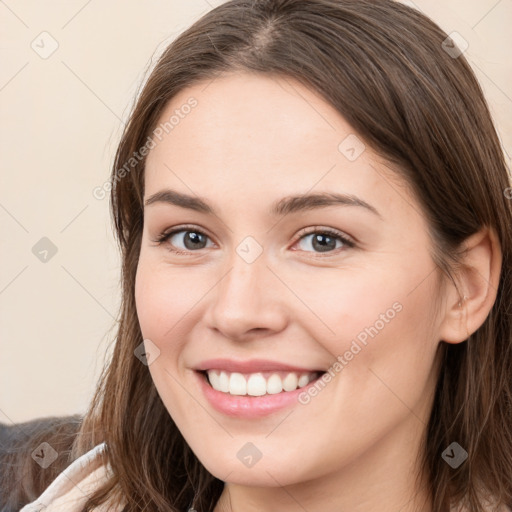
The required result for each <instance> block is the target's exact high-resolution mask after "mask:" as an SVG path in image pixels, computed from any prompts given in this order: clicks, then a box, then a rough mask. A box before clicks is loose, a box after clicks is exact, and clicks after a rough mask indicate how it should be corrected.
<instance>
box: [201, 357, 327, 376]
mask: <svg viewBox="0 0 512 512" xmlns="http://www.w3.org/2000/svg"><path fill="white" fill-rule="evenodd" d="M195 369H196V370H198V371H205V370H213V369H215V370H225V371H228V372H239V373H256V372H264V371H290V372H304V373H311V372H315V371H323V370H317V369H312V368H304V367H301V366H294V365H290V364H287V363H280V362H278V361H269V360H267V359H251V360H249V361H235V360H233V359H220V358H218V359H208V360H206V361H202V362H201V363H199V364H198V365H197V366H196V367H195Z"/></svg>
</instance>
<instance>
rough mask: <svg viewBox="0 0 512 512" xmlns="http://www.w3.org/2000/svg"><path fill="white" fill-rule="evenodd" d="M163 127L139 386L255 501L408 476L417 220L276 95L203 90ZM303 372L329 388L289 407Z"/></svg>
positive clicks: (420, 369) (425, 307) (425, 402)
mask: <svg viewBox="0 0 512 512" xmlns="http://www.w3.org/2000/svg"><path fill="white" fill-rule="evenodd" d="M160 121H161V125H159V127H157V129H156V131H155V132H154V133H155V135H156V136H155V137H153V140H154V144H152V146H154V147H153V149H151V151H150V152H149V155H148V158H147V165H146V175H145V195H144V200H145V202H149V203H150V204H147V205H146V206H145V210H144V232H143V239H142V247H141V252H140V260H139V265H138V270H137V278H136V304H137V313H138V318H139V322H140V327H141V331H142V335H143V337H144V339H145V347H146V349H147V352H148V353H149V356H148V357H149V363H150V364H149V366H148V369H149V371H150V373H151V376H152V378H153V380H154V383H155V386H156V388H157V390H158V393H159V395H160V397H161V398H162V401H163V403H164V405H165V407H166V408H167V410H168V411H169V414H170V415H171V416H172V418H173V420H174V421H175V423H176V425H177V426H178V428H179V429H180V431H181V432H182V434H183V436H184V437H185V439H186V441H187V442H188V444H189V445H190V447H191V449H192V450H193V451H194V452H195V454H196V455H197V457H198V458H199V459H200V460H201V462H202V463H203V464H204V466H205V467H206V468H207V469H208V470H209V471H210V472H211V473H212V474H214V475H215V476H216V477H218V478H220V479H222V480H225V481H229V482H233V483H238V484H248V485H249V484H250V485H252V486H270V487H276V486H278V485H279V486H283V485H292V484H295V483H299V482H306V481H308V480H312V479H317V478H328V477H329V478H330V477H331V476H334V475H339V476H341V475H343V474H345V475H346V476H348V475H349V469H350V475H351V476H350V478H356V477H357V476H358V475H359V476H361V475H363V474H364V475H365V479H367V478H368V477H369V475H370V474H371V471H378V472H379V474H380V475H382V474H385V475H389V477H390V478H391V476H392V475H393V474H395V473H396V472H397V471H401V472H403V471H406V472H409V470H410V469H411V461H414V458H415V456H416V452H417V449H418V443H419V440H420V436H421V434H422V432H423V431H424V428H425V424H426V422H427V419H428V416H429V413H430V407H431V400H432V390H433V387H434V385H435V372H434V371H433V364H434V357H435V353H436V348H437V345H438V341H439V339H440V338H439V327H440V324H441V318H439V315H438V314H437V313H436V307H435V304H436V302H435V299H436V295H437V294H438V293H439V290H438V281H437V274H436V271H435V266H434V263H433V261H432V259H431V257H430V253H429V244H430V238H429V236H428V232H427V224H426V221H425V219H424V217H423V215H422V214H421V213H420V212H421V210H420V207H419V204H418V202H417V201H416V200H415V198H414V197H412V195H411V194H410V193H409V191H408V190H407V189H406V188H405V187H404V186H403V185H402V184H400V183H399V182H398V181H397V179H396V178H394V175H393V173H392V172H391V171H390V169H389V168H388V167H386V166H385V165H384V162H383V161H382V160H381V159H379V158H378V157H377V156H376V154H375V153H374V152H373V151H372V150H371V149H370V148H369V147H368V146H366V147H365V146H364V144H363V142H362V141H361V140H360V138H357V136H356V134H355V133H354V130H353V129H352V128H351V127H350V125H349V124H347V122H346V121H345V120H344V119H343V118H342V117H341V116H340V115H339V114H338V113H337V112H336V111H335V110H334V109H333V108H332V107H331V106H330V105H329V104H328V103H326V102H325V101H324V100H323V99H321V98H320V97H319V96H317V95H316V94H315V93H313V92H311V91H310V90H309V89H307V88H305V87H304V86H302V85H300V84H299V83H297V82H295V81H292V80H290V79H284V78H276V79H273V78H268V77H263V76H261V75H259V76H258V75H249V74H230V75H224V76H223V77H221V78H218V79H215V80H213V81H211V82H202V83H200V84H197V85H195V86H193V87H190V88H188V89H186V90H183V91H182V92H181V93H180V94H179V95H177V96H176V97H174V98H173V100H172V101H171V102H170V104H168V106H167V108H166V109H165V111H164V112H163V114H162V116H161V119H160ZM165 123H167V125H166V124H165ZM164 191H169V194H167V195H163V194H161V193H162V192H164ZM170 191H172V192H170ZM155 194H160V196H155ZM178 194H179V195H178ZM310 195H311V196H317V195H318V196H319V197H316V198H315V197H313V198H311V199H307V200H306V199H305V198H306V197H307V196H310ZM181 196H187V198H186V199H184V198H183V197H181ZM294 196H298V199H295V200H291V197H294ZM320 196H321V197H320ZM335 196H337V197H338V199H339V198H340V197H342V196H343V197H345V196H346V197H347V198H348V199H350V202H349V201H348V200H347V201H344V202H343V201H341V200H340V201H338V200H333V198H335ZM180 197H181V199H179V198H180ZM152 198H153V199H152ZM301 198H304V199H301ZM358 202H359V204H358ZM205 204H206V205H208V207H209V209H210V210H211V211H208V209H207V208H206V207H205V206H204V205H205ZM364 205H366V206H364ZM326 230H328V231H330V232H332V233H328V234H326V233H325V231H326ZM170 231H176V233H174V234H171V235H170V237H168V238H167V240H166V241H162V242H161V243H160V244H158V243H157V242H155V241H156V240H157V239H158V237H160V236H161V235H162V234H165V233H169V232H170ZM338 237H341V238H338ZM344 239H345V241H343V240H344ZM173 251H180V252H181V253H180V254H177V253H175V252H173ZM215 360H216V361H215ZM251 363H253V364H252V366H251ZM272 365H274V366H272ZM198 369H201V370H216V372H210V374H211V373H215V374H216V375H217V377H215V376H214V377H212V379H213V382H214V385H215V386H216V387H217V388H218V389H219V387H220V389H223V391H221V390H214V389H213V388H212V387H211V386H210V384H208V383H207V381H206V376H205V374H204V372H200V371H198ZM293 369H297V371H296V372H294V371H293ZM221 371H223V372H224V375H221ZM315 371H320V372H327V374H326V375H325V376H324V377H320V378H319V380H317V381H312V382H310V383H309V384H308V385H306V386H305V387H302V388H300V389H298V390H297V391H291V389H293V388H294V387H295V388H296V387H297V386H299V385H303V386H304V384H305V383H306V382H308V380H309V379H314V378H315V374H313V373H312V372H315ZM258 374H259V375H258ZM316 375H318V374H316ZM301 377H302V378H301ZM247 383H248V384H247ZM229 386H231V387H229ZM247 386H248V387H249V388H250V393H251V395H247V396H246V395H245V393H247ZM283 387H284V388H285V390H283V391H281V392H279V390H280V388H283ZM287 390H288V391H287ZM382 471H384V473H382ZM366 482H368V480H366Z"/></svg>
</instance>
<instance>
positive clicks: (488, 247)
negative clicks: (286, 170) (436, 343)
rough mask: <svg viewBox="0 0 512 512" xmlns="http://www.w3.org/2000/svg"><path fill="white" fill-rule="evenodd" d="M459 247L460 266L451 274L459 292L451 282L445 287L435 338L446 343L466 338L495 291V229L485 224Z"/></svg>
mask: <svg viewBox="0 0 512 512" xmlns="http://www.w3.org/2000/svg"><path fill="white" fill-rule="evenodd" d="M463 247H464V255H463V260H462V263H461V265H462V268H461V270H460V271H459V274H458V275H457V276H456V278H455V279H456V280H457V284H458V287H459V292H458V291H457V290H456V288H455V286H453V284H452V285H451V286H450V287H449V288H447V292H446V293H447V295H446V301H445V302H444V304H445V306H444V308H445V309H444V311H442V312H441V313H443V314H444V318H442V320H441V324H440V326H439V339H441V340H443V341H445V342H447V343H460V342H462V341H465V340H467V339H468V338H469V336H470V335H471V334H473V333H474V332H475V331H476V330H477V329H478V328H479V327H480V326H481V325H482V324H483V323H484V321H485V319H486V318H487V316H488V315H489V312H490V311H491V308H492V306H493V304H494V302H495V300H496V295H497V293H498V285H499V279H500V273H501V263H502V253H501V246H500V243H499V240H498V237H497V235H496V232H495V231H494V230H493V229H492V228H489V227H487V226H486V227H484V228H482V229H481V230H480V231H478V232H477V233H475V234H473V235H471V236H470V237H469V238H467V239H466V240H465V241H464V243H463ZM460 294H462V295H463V296H461V295H460Z"/></svg>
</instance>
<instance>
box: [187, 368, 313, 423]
mask: <svg viewBox="0 0 512 512" xmlns="http://www.w3.org/2000/svg"><path fill="white" fill-rule="evenodd" d="M194 373H195V374H196V375H197V377H198V379H199V382H200V386H201V389H202V390H203V393H204V395H205V396H206V399H207V400H208V401H209V402H210V404H211V405H212V407H214V408H215V409H216V410H217V411H219V412H222V413H223V414H226V415H227V416H232V417H237V418H240V417H243V418H261V417H262V416H267V415H269V414H272V413H273V412H276V411H280V410H281V409H284V408H285V407H289V406H291V405H293V404H298V403H299V400H298V399H299V395H300V394H301V393H304V392H305V391H306V392H307V390H308V388H309V387H311V386H314V385H315V383H316V382H317V381H318V380H319V379H320V378H321V375H320V377H318V379H315V380H313V381H311V382H310V383H309V384H308V385H307V386H304V387H302V388H299V389H296V390H294V391H282V392H281V393H276V394H273V395H263V396H248V395H246V396H239V395H231V394H229V393H223V392H222V391H217V390H215V389H213V388H212V387H211V386H210V383H209V382H208V377H207V376H206V375H205V374H203V373H201V372H198V371H195V372H194Z"/></svg>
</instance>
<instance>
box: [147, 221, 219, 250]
mask: <svg viewBox="0 0 512 512" xmlns="http://www.w3.org/2000/svg"><path fill="white" fill-rule="evenodd" d="M207 238H209V237H208V235H206V234H205V233H203V232H202V231H199V230H198V229H196V228H195V227H194V226H181V227H180V228H177V229H173V230H172V231H168V232H163V233H161V234H160V235H159V236H158V237H157V238H156V240H153V241H154V242H156V243H157V244H158V245H160V244H163V243H165V242H169V246H170V247H169V250H170V251H171V252H173V253H175V254H190V252H194V251H195V250H196V249H204V248H205V247H204V243H205V241H206V239H207ZM172 239H174V240H172ZM180 242H181V243H182V244H184V246H185V247H184V249H185V250H184V251H181V250H176V249H175V247H176V244H177V243H180ZM178 249H179V247H178Z"/></svg>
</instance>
